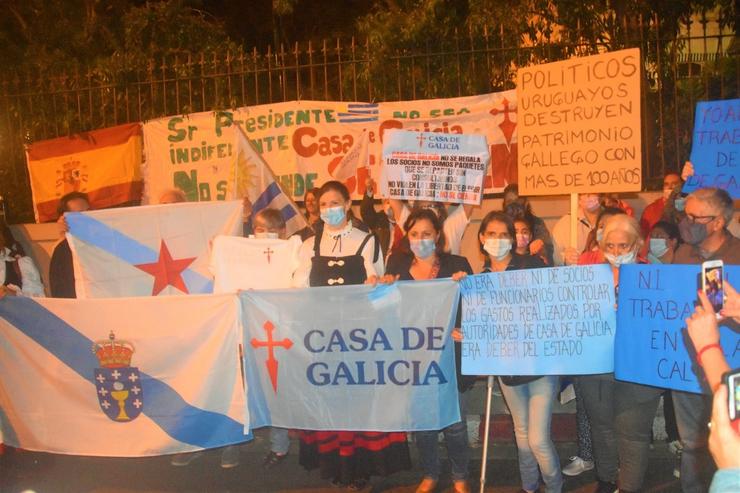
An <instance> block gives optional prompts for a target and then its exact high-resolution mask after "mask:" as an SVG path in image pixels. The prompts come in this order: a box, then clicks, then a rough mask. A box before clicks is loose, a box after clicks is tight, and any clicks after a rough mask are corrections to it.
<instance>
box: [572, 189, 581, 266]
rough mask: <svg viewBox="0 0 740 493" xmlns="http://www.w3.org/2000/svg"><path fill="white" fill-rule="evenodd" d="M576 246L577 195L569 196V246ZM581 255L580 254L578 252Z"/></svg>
mask: <svg viewBox="0 0 740 493" xmlns="http://www.w3.org/2000/svg"><path fill="white" fill-rule="evenodd" d="M577 245H578V193H571V194H570V246H571V247H572V248H577ZM578 253H581V252H578Z"/></svg>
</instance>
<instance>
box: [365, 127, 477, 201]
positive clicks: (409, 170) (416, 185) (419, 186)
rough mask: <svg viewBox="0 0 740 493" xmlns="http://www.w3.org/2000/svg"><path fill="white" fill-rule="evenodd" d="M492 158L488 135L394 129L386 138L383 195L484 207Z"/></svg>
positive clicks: (382, 181) (381, 184)
mask: <svg viewBox="0 0 740 493" xmlns="http://www.w3.org/2000/svg"><path fill="white" fill-rule="evenodd" d="M489 161H490V154H489V153H488V144H487V143H486V137H485V136H484V135H458V134H444V133H436V132H409V131H404V130H394V131H392V132H388V133H387V134H386V138H385V143H384V145H383V161H382V163H383V165H382V168H381V180H380V187H381V191H382V194H383V196H384V197H389V198H394V199H402V200H405V199H410V200H432V201H435V202H453V203H457V204H480V201H481V196H482V194H483V177H484V175H485V173H486V169H487V168H488V162H489Z"/></svg>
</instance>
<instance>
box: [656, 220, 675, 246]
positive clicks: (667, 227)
mask: <svg viewBox="0 0 740 493" xmlns="http://www.w3.org/2000/svg"><path fill="white" fill-rule="evenodd" d="M656 229H661V230H663V231H665V234H667V235H668V239H671V240H678V242H679V243H681V232H680V231H679V230H678V225H676V224H675V223H672V222H669V221H658V222H657V223H655V224H654V225H653V227H652V229H651V230H650V232H651V234H652V232H653V231H655V230H656Z"/></svg>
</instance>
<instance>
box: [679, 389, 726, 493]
mask: <svg viewBox="0 0 740 493" xmlns="http://www.w3.org/2000/svg"><path fill="white" fill-rule="evenodd" d="M673 408H674V409H675V411H676V424H677V425H678V434H679V435H680V436H681V444H682V445H683V452H682V453H681V489H682V490H683V491H684V493H698V492H704V491H707V489H708V488H709V483H710V481H711V479H712V474H713V473H714V471H715V469H716V466H715V465H714V461H712V458H711V456H710V455H709V449H708V445H707V440H708V438H709V430H708V429H707V423H708V422H709V417H710V414H711V412H712V400H711V398H710V397H709V396H705V395H701V394H692V393H689V392H679V391H673Z"/></svg>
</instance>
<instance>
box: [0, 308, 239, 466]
mask: <svg viewBox="0 0 740 493" xmlns="http://www.w3.org/2000/svg"><path fill="white" fill-rule="evenodd" d="M238 313H239V307H238V301H237V299H236V298H235V297H234V296H233V295H232V296H229V295H220V296H219V295H208V296H192V297H168V298H152V297H147V298H127V299H121V298H116V299H113V298H111V299H90V300H67V299H48V298H47V299H31V298H20V297H19V298H15V297H6V298H5V299H2V300H0V375H2V378H0V437H2V438H3V441H4V442H5V443H7V444H9V445H12V446H14V447H21V448H24V449H27V450H35V451H45V452H53V453H61V454H75V455H97V456H117V457H137V456H150V455H160V454H171V453H177V452H188V451H194V450H200V449H204V448H211V447H221V446H224V445H229V444H233V443H238V442H243V441H245V440H247V439H249V438H251V436H249V435H248V434H246V432H247V431H248V425H249V420H248V414H247V413H246V411H245V410H246V402H245V388H244V385H243V383H242V377H241V373H240V365H239V351H238V349H237V348H238V343H239V338H240V329H239V327H240V324H239V315H238Z"/></svg>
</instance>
